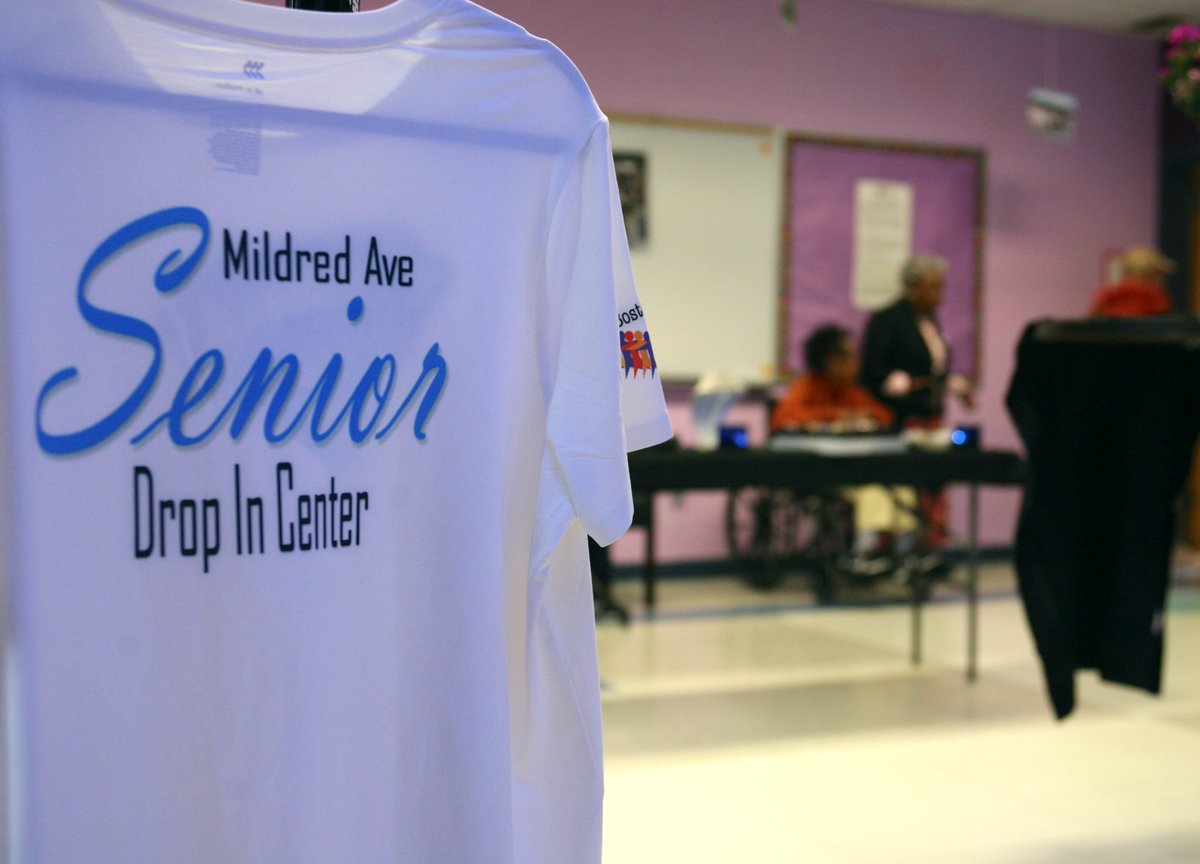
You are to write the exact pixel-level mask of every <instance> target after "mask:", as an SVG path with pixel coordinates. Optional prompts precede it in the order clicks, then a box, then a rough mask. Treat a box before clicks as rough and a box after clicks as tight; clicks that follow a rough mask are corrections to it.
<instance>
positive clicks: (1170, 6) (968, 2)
mask: <svg viewBox="0 0 1200 864" xmlns="http://www.w3.org/2000/svg"><path fill="white" fill-rule="evenodd" d="M892 2H899V3H905V4H907V5H909V6H932V7H936V8H939V9H951V10H956V11H959V12H970V13H974V14H985V15H999V16H1003V17H1008V18H1024V19H1031V20H1036V21H1046V22H1052V23H1055V24H1064V25H1067V26H1071V27H1088V28H1092V29H1097V30H1109V31H1114V32H1121V33H1139V34H1142V35H1146V36H1154V37H1159V36H1162V35H1164V34H1165V33H1166V32H1167V30H1168V29H1170V27H1172V26H1173V25H1174V24H1177V23H1179V22H1181V21H1193V22H1197V23H1200V0H892Z"/></svg>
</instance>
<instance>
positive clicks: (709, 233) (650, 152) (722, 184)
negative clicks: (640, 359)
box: [611, 116, 784, 381]
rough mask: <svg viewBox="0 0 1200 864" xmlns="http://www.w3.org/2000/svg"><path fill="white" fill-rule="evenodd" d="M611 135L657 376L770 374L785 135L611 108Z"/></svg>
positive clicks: (776, 315)
mask: <svg viewBox="0 0 1200 864" xmlns="http://www.w3.org/2000/svg"><path fill="white" fill-rule="evenodd" d="M611 136H612V146H613V153H614V157H615V159H616V162H617V168H618V180H619V182H620V183H621V187H622V195H623V197H629V199H630V200H629V201H628V202H627V204H628V205H629V206H628V208H627V212H626V230H627V233H628V234H629V236H630V241H631V242H630V254H631V257H632V260H633V272H634V277H635V279H636V280H637V286H638V296H639V298H640V300H641V301H642V306H643V307H644V308H645V312H646V321H647V324H648V329H649V332H650V335H651V339H652V341H653V345H654V354H655V359H656V361H657V362H658V368H659V372H660V374H662V375H663V377H664V378H665V379H668V380H670V379H675V380H684V381H687V380H694V379H696V378H698V377H700V376H701V375H703V374H705V373H706V372H714V371H719V372H723V373H725V374H727V375H730V376H732V377H735V378H739V379H742V380H745V381H761V380H764V379H768V378H771V377H773V375H774V368H775V351H776V333H777V331H778V322H779V311H778V306H777V301H778V297H779V287H778V286H779V268H780V246H781V244H780V233H779V230H780V225H781V224H782V222H783V218H782V214H783V176H784V165H783V141H784V136H783V133H782V132H779V131H778V130H774V129H771V128H767V127H754V126H742V125H735V124H718V123H706V122H697V121H685V120H674V119H663V118H645V117H628V116H626V117H621V116H616V117H613V118H611Z"/></svg>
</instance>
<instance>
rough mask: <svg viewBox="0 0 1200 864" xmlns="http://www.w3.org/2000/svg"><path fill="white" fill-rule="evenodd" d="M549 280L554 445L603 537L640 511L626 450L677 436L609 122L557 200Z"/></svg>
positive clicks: (581, 505) (585, 517)
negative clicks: (632, 253) (638, 278)
mask: <svg viewBox="0 0 1200 864" xmlns="http://www.w3.org/2000/svg"><path fill="white" fill-rule="evenodd" d="M547 280H548V286H549V287H548V292H549V297H550V298H551V301H550V302H551V303H552V304H553V305H555V306H556V307H557V312H556V315H555V318H556V320H557V322H558V327H560V328H561V330H560V331H559V333H558V338H557V339H556V340H555V341H556V342H557V344H556V345H555V346H554V348H553V351H552V354H553V356H554V357H556V358H557V361H556V362H555V363H554V367H553V369H552V370H550V371H549V373H548V375H547V378H548V380H549V382H550V384H549V402H548V416H547V433H548V444H549V447H550V449H551V451H552V453H553V455H554V457H555V461H556V464H557V467H558V470H559V471H560V472H561V475H562V478H563V480H564V482H565V485H566V487H567V490H568V491H569V494H570V497H571V503H572V505H573V507H574V510H575V513H576V515H577V516H578V517H579V519H580V520H581V522H582V523H583V527H584V529H585V530H586V531H587V533H588V534H590V535H591V536H592V537H593V538H595V539H596V541H597V542H599V543H601V544H602V545H604V544H607V543H610V542H612V541H613V540H615V539H616V538H617V537H619V536H620V535H621V534H623V533H624V532H625V530H626V529H627V528H628V527H629V522H630V520H631V519H632V516H633V504H632V498H631V496H630V491H629V466H628V462H627V460H626V456H625V454H626V452H627V451H629V450H636V449H640V448H642V447H649V446H651V445H653V444H657V443H659V442H661V441H665V440H666V439H668V438H670V437H671V425H670V422H669V420H668V418H667V412H666V405H665V403H664V399H663V392H662V383H661V381H660V379H659V377H658V364H657V362H656V359H655V356H654V347H653V343H652V340H651V334H650V328H649V326H648V324H647V323H646V315H645V312H644V310H643V309H642V306H641V304H640V303H639V301H638V297H637V292H636V290H635V287H634V282H633V269H632V265H631V263H630V260H629V247H628V242H627V240H626V237H625V226H624V221H623V219H622V217H621V204H620V197H619V195H618V193H617V183H616V175H615V172H614V169H613V161H612V149H611V145H610V144H609V137H608V123H607V121H601V122H600V123H598V124H597V126H596V127H595V129H594V130H593V132H592V134H591V137H590V138H589V140H588V141H587V143H586V144H585V145H584V147H583V149H582V150H581V151H580V153H579V156H578V158H577V159H576V160H575V163H574V164H573V166H572V168H571V173H570V175H569V176H568V177H567V178H566V182H565V183H564V184H563V186H562V191H561V192H560V194H559V197H558V200H557V202H556V204H555V206H554V209H553V213H552V217H551V226H550V233H549V245H548V248H547Z"/></svg>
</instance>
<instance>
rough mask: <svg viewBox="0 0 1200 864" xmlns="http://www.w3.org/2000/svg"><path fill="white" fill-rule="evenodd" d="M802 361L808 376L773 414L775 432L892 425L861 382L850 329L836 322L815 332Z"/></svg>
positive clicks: (867, 428) (886, 412)
mask: <svg viewBox="0 0 1200 864" xmlns="http://www.w3.org/2000/svg"><path fill="white" fill-rule="evenodd" d="M804 363H805V366H806V367H807V368H808V374H807V375H805V376H803V377H801V378H799V379H797V380H796V381H795V383H793V384H792V387H791V389H790V390H789V391H788V393H787V395H786V396H784V398H783V400H782V401H781V402H780V403H779V404H778V405H776V406H775V410H774V411H773V412H772V414H771V430H772V431H773V432H780V431H787V430H798V429H799V430H805V431H821V430H823V429H825V428H826V427H834V429H841V430H845V431H867V430H869V429H875V428H878V427H880V426H890V425H891V423H892V419H893V418H892V412H891V411H889V410H888V409H887V408H885V407H884V406H883V405H881V404H880V403H879V402H878V401H876V400H875V398H874V397H873V396H871V394H870V393H868V392H867V391H866V390H865V389H863V388H862V387H860V386H858V383H857V382H858V352H857V351H856V350H855V347H854V340H853V338H851V336H850V333H849V332H848V331H847V330H845V329H843V328H841V327H838V326H836V325H833V324H827V325H825V326H823V327H818V328H817V329H816V330H814V331H813V332H812V334H811V335H810V336H809V337H808V339H806V340H805V342H804Z"/></svg>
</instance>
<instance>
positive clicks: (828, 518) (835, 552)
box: [803, 495, 854, 605]
mask: <svg viewBox="0 0 1200 864" xmlns="http://www.w3.org/2000/svg"><path fill="white" fill-rule="evenodd" d="M805 508H806V510H807V511H808V513H809V522H810V528H809V533H808V541H807V543H806V544H805V547H804V550H803V556H804V560H805V562H806V564H807V570H808V573H809V577H810V579H811V582H812V590H813V594H814V595H815V596H816V598H817V602H818V603H820V604H822V605H825V604H828V603H832V602H833V601H834V600H835V599H837V594H838V586H839V583H841V581H842V580H843V579H844V577H845V574H844V573H843V572H842V564H843V562H844V561H845V560H846V557H847V554H848V553H849V552H850V549H851V546H852V545H853V538H854V511H853V509H852V507H851V506H850V504H849V502H848V501H846V500H845V499H844V498H842V497H840V496H838V495H812V496H809V497H808V498H807V499H806V500H805Z"/></svg>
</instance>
